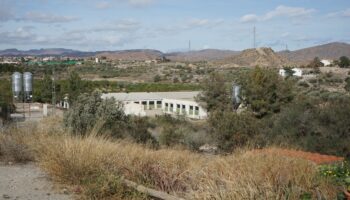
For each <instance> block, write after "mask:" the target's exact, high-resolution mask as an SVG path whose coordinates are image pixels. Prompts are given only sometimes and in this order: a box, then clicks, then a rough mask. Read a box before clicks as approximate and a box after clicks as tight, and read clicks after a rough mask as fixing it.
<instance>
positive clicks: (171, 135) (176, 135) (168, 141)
mask: <svg viewBox="0 0 350 200" xmlns="http://www.w3.org/2000/svg"><path fill="white" fill-rule="evenodd" d="M184 137H185V136H184V133H183V132H182V130H181V129H176V128H175V126H168V127H164V129H163V131H162V133H161V134H160V137H159V142H160V144H161V145H165V146H174V145H180V144H184Z"/></svg>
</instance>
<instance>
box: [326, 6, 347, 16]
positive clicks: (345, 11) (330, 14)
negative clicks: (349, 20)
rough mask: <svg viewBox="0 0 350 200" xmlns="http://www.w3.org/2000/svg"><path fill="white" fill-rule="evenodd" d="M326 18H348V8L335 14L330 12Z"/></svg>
mask: <svg viewBox="0 0 350 200" xmlns="http://www.w3.org/2000/svg"><path fill="white" fill-rule="evenodd" d="M326 16H327V17H350V8H348V9H346V10H341V11H337V12H332V13H329V14H327V15H326Z"/></svg>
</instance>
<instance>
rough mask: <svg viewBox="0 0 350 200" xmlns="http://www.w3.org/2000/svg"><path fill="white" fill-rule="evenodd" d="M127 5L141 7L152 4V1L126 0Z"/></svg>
mask: <svg viewBox="0 0 350 200" xmlns="http://www.w3.org/2000/svg"><path fill="white" fill-rule="evenodd" d="M128 3H129V4H130V5H132V6H136V7H142V6H147V5H150V4H152V3H154V0H128Z"/></svg>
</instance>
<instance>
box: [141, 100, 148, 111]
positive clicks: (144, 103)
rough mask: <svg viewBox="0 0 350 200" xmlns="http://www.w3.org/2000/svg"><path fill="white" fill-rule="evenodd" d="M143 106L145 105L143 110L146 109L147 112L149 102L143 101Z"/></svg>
mask: <svg viewBox="0 0 350 200" xmlns="http://www.w3.org/2000/svg"><path fill="white" fill-rule="evenodd" d="M142 105H143V108H144V109H145V110H147V101H143V102H142Z"/></svg>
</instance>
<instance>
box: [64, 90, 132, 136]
mask: <svg viewBox="0 0 350 200" xmlns="http://www.w3.org/2000/svg"><path fill="white" fill-rule="evenodd" d="M128 120H129V119H128V117H127V116H126V115H125V114H124V111H123V106H122V104H121V103H117V102H116V101H115V100H114V99H107V100H102V98H101V94H100V93H99V92H94V93H93V94H92V95H87V94H83V95H80V96H79V97H78V99H77V101H76V102H75V103H74V104H73V106H72V108H71V109H70V110H69V111H68V112H67V113H65V115H64V124H65V126H66V127H67V128H69V129H70V130H71V131H72V133H74V134H80V135H85V134H87V133H89V132H91V131H92V130H93V129H94V128H95V129H96V128H97V129H98V130H95V131H97V132H99V133H100V132H101V131H103V132H105V131H107V132H109V133H110V134H112V135H114V136H119V137H120V136H121V135H122V134H123V132H124V131H125V128H126V127H127V122H128Z"/></svg>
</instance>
